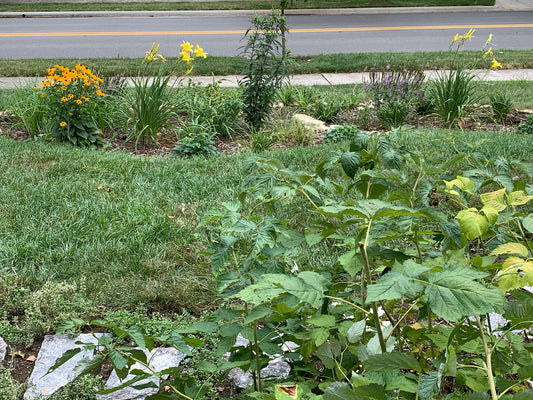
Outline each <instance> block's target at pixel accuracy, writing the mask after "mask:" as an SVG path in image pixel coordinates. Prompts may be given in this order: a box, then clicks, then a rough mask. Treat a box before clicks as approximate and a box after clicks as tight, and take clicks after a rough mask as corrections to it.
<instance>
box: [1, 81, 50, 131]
mask: <svg viewBox="0 0 533 400" xmlns="http://www.w3.org/2000/svg"><path fill="white" fill-rule="evenodd" d="M28 92H29V91H28V90H17V91H16V92H15V98H14V99H13V100H12V102H11V105H10V110H11V112H12V113H13V115H14V116H15V117H16V118H18V119H20V124H21V125H22V126H23V127H24V128H25V129H26V130H27V131H28V133H29V134H30V135H32V136H33V137H37V136H39V135H46V134H49V133H50V131H51V129H52V122H51V120H50V118H49V109H48V106H47V104H46V103H45V102H43V101H42V98H41V94H40V93H39V92H37V90H33V91H32V92H30V93H28ZM18 125H19V123H17V122H15V124H14V126H18Z"/></svg>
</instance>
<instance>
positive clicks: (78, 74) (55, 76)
mask: <svg viewBox="0 0 533 400" xmlns="http://www.w3.org/2000/svg"><path fill="white" fill-rule="evenodd" d="M46 72H47V74H48V76H47V77H46V79H45V80H44V81H42V82H41V86H36V88H41V87H48V86H54V85H56V84H60V85H61V86H62V88H61V89H63V87H65V86H68V85H70V84H72V83H78V82H79V81H83V84H84V85H85V86H91V85H93V86H94V87H95V88H97V89H98V88H99V86H98V85H99V83H101V82H103V80H102V78H99V77H97V76H96V75H95V74H93V72H92V71H91V70H90V69H89V68H87V67H86V66H85V65H82V64H78V65H76V66H75V67H74V69H72V70H71V69H70V68H67V67H64V66H62V65H54V67H52V68H48V69H47V70H46ZM58 72H60V74H59V73H58ZM63 90H65V89H63Z"/></svg>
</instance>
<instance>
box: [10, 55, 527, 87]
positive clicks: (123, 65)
mask: <svg viewBox="0 0 533 400" xmlns="http://www.w3.org/2000/svg"><path fill="white" fill-rule="evenodd" d="M206 51H207V50H206ZM532 53H533V50H500V51H498V53H497V54H496V55H495V57H496V58H497V60H498V61H499V62H500V63H501V64H502V67H503V68H504V69H523V68H533V57H532ZM480 56H481V53H480V52H479V51H461V52H459V53H457V54H455V55H454V56H453V58H452V57H451V55H450V52H447V51H435V52H430V51H425V52H414V53H339V54H328V55H324V54H323V55H313V56H298V57H295V58H294V63H293V64H292V66H291V67H290V72H291V73H292V74H311V73H341V72H342V73H344V72H363V71H365V70H367V69H370V68H372V67H374V68H386V66H387V65H395V66H405V67H416V68H422V69H435V68H436V69H448V68H450V66H452V65H457V63H461V65H466V66H468V67H469V68H481V69H486V68H489V67H490V64H491V62H490V60H488V59H482V58H481V57H480ZM141 61H142V60H141V59H137V58H121V57H116V58H83V59H82V58H76V59H74V58H65V59H63V58H54V59H17V60H10V59H0V80H1V77H2V76H43V75H44V74H46V69H47V68H49V67H50V66H53V65H55V64H61V65H65V66H72V67H73V66H74V65H76V64H78V63H81V64H85V65H87V66H88V67H89V68H91V69H92V70H93V71H96V72H97V73H98V74H100V75H103V76H114V75H121V74H123V75H126V76H137V75H154V74H155V73H156V72H157V71H159V70H160V69H161V68H163V70H165V68H166V71H168V72H169V73H182V72H183V70H182V69H180V68H179V66H177V65H176V60H175V58H172V57H169V58H168V61H167V63H165V64H164V65H161V64H157V65H156V64H153V65H151V64H142V63H141ZM452 63H455V64H452ZM245 64H246V60H245V59H244V58H243V57H219V56H208V57H207V58H206V59H197V60H195V62H194V69H193V71H192V75H193V76H194V75H196V76H210V75H232V74H241V73H242V71H243V69H244V66H245Z"/></svg>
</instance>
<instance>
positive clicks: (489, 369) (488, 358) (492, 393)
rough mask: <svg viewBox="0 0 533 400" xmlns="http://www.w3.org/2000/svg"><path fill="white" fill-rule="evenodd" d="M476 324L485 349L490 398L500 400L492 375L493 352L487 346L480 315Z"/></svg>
mask: <svg viewBox="0 0 533 400" xmlns="http://www.w3.org/2000/svg"><path fill="white" fill-rule="evenodd" d="M476 322H477V325H478V327H479V334H480V335H481V341H482V342H483V348H484V349H485V361H483V364H484V365H483V367H484V369H485V372H486V373H487V379H488V381H489V389H490V397H491V399H492V400H498V393H497V392H496V384H495V382H494V375H492V352H491V350H490V349H489V346H488V345H487V340H486V339H485V333H484V329H483V323H482V322H481V319H480V318H479V315H476Z"/></svg>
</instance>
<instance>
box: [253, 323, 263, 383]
mask: <svg viewBox="0 0 533 400" xmlns="http://www.w3.org/2000/svg"><path fill="white" fill-rule="evenodd" d="M254 347H255V364H256V367H257V372H256V379H257V390H258V391H259V392H262V391H263V388H262V384H261V360H260V359H259V343H258V341H257V321H254Z"/></svg>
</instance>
